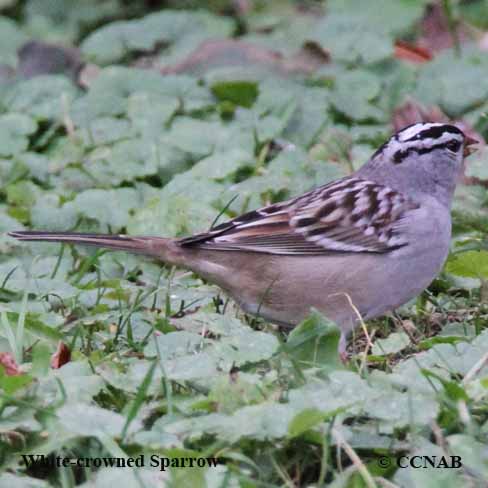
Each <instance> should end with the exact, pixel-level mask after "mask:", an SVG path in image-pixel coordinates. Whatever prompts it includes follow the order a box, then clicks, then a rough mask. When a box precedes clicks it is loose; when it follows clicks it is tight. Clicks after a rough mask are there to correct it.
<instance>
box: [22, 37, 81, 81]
mask: <svg viewBox="0 0 488 488" xmlns="http://www.w3.org/2000/svg"><path fill="white" fill-rule="evenodd" d="M17 55H18V57H19V63H18V67H17V74H18V75H19V76H21V77H22V78H26V79H29V78H34V77H35V76H39V75H55V74H62V75H65V76H67V77H68V78H71V79H72V80H73V81H76V78H77V76H78V73H79V71H80V70H81V68H82V67H83V64H84V63H83V61H82V59H81V54H80V51H79V49H76V48H74V47H64V46H57V45H56V44H49V43H47V42H42V41H29V42H26V43H25V44H24V45H23V46H22V47H21V48H20V49H19V50H18V53H17Z"/></svg>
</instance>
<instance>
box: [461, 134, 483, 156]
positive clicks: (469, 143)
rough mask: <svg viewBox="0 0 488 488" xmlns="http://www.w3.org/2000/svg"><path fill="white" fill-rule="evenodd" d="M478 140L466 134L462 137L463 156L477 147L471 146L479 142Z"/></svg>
mask: <svg viewBox="0 0 488 488" xmlns="http://www.w3.org/2000/svg"><path fill="white" fill-rule="evenodd" d="M479 142H480V141H477V140H476V139H473V138H472V137H469V136H466V138H465V139H464V157H466V156H469V155H470V154H472V153H474V152H475V151H476V150H477V149H478V148H477V147H473V146H475V145H476V144H479Z"/></svg>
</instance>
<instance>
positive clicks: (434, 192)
mask: <svg viewBox="0 0 488 488" xmlns="http://www.w3.org/2000/svg"><path fill="white" fill-rule="evenodd" d="M475 142H477V141H475V140H473V139H471V138H469V137H466V136H465V135H464V134H463V132H462V131H461V130H460V129H458V128H457V127H455V126H453V125H448V124H439V123H424V124H415V125H412V126H409V127H406V128H405V129H403V130H401V131H400V132H398V133H397V134H395V135H393V136H392V137H391V138H390V140H389V141H388V142H386V143H385V144H384V145H383V146H381V147H380V148H379V149H378V150H377V151H376V152H375V153H374V154H373V156H372V157H371V159H370V160H369V161H368V162H367V163H366V164H365V165H364V166H363V167H361V168H360V169H359V170H358V171H356V172H355V173H354V174H352V175H351V176H347V177H345V178H341V179H339V180H336V181H333V182H331V183H328V184H326V185H324V186H321V187H319V188H317V189H315V190H312V191H310V192H308V193H305V194H303V195H301V196H299V197H296V198H293V199H290V200H287V201H284V202H280V203H275V204H272V205H269V206H267V207H263V208H260V209H258V210H254V211H252V212H248V213H245V214H243V215H241V216H239V217H237V218H235V219H232V220H230V221H228V222H226V223H223V224H220V225H218V226H217V227H214V228H213V229H211V230H210V231H208V232H204V233H202V234H198V235H194V236H192V237H187V238H184V239H173V238H161V237H130V236H125V235H93V234H77V233H64V232H62V233H58V232H36V231H33V232H11V233H10V235H11V236H13V237H16V238H17V239H20V240H24V241H29V240H30V241H54V242H67V243H74V244H86V245H93V246H101V247H107V248H111V249H118V250H126V251H131V252H137V253H141V254H145V255H148V256H151V257H154V258H157V259H159V260H161V261H163V262H165V263H167V264H170V265H175V266H181V267H183V268H187V269H189V270H192V271H194V272H195V273H197V274H199V275H200V276H202V277H203V278H205V279H207V280H209V281H210V282H213V283H215V284H217V285H219V286H220V287H221V288H222V289H223V290H225V291H226V292H227V293H228V294H229V295H231V296H232V297H233V298H234V299H235V300H236V301H237V303H238V304H239V305H240V306H241V307H242V308H243V309H244V310H245V311H246V312H248V313H251V314H258V315H260V316H262V317H263V318H265V319H266V320H269V321H271V322H273V323H276V324H280V325H284V326H295V325H296V324H297V323H299V322H300V321H301V320H302V319H303V318H304V317H305V316H306V315H307V314H308V313H309V311H310V308H311V307H314V308H316V309H318V310H319V311H320V312H322V313H323V314H324V315H325V316H327V317H328V318H330V319H331V320H333V321H335V322H336V323H337V324H338V325H339V326H340V328H341V331H342V334H341V341H340V345H339V352H340V354H341V356H344V355H345V348H346V337H347V334H348V333H349V332H350V331H351V330H352V329H353V328H354V327H355V326H356V325H357V324H358V323H359V320H360V318H359V317H358V312H359V314H360V316H361V317H362V318H363V319H370V318H373V317H376V316H378V315H381V314H383V313H385V312H387V311H390V310H393V309H394V308H396V307H398V306H400V305H402V304H404V303H405V302H407V301H408V300H410V299H411V298H413V297H415V296H416V295H417V294H419V293H420V292H421V291H422V290H423V289H424V288H425V287H426V286H428V285H429V283H430V282H431V281H432V279H433V278H434V277H435V276H436V274H437V273H438V272H439V271H440V269H441V268H442V265H443V263H444V261H445V259H446V257H447V254H448V250H449V242H450V238H451V215H450V207H451V201H452V197H453V193H454V189H455V186H456V180H457V177H458V175H459V173H460V171H461V168H462V162H463V156H464V155H466V154H469V152H470V149H469V146H470V145H472V144H473V143H475Z"/></svg>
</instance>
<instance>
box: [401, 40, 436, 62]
mask: <svg viewBox="0 0 488 488" xmlns="http://www.w3.org/2000/svg"><path fill="white" fill-rule="evenodd" d="M394 56H395V58H397V59H401V60H402V61H408V62H410V63H414V64H421V63H427V62H428V61H430V60H431V59H432V57H433V56H432V53H431V51H430V49H427V48H425V47H421V46H418V45H416V44H412V43H409V42H405V41H396V42H395V53H394Z"/></svg>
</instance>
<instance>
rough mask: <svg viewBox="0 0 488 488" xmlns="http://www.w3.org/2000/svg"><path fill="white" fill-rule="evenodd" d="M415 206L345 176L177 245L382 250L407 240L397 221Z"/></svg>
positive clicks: (288, 250) (283, 251) (285, 250)
mask: <svg viewBox="0 0 488 488" xmlns="http://www.w3.org/2000/svg"><path fill="white" fill-rule="evenodd" d="M413 208H416V205H415V204H414V203H413V202H411V201H409V200H408V199H406V198H405V197H404V196H403V195H401V194H400V193H398V192H396V191H394V190H392V189H391V188H388V187H386V186H383V185H379V184H376V183H374V182H371V181H367V180H363V179H360V178H344V179H342V180H338V181H336V182H332V183H330V184H328V185H324V186H322V187H319V188H317V189H316V190H313V191H311V192H308V193H306V194H305V195H302V196H301V197H298V198H295V199H292V200H288V201H286V202H281V203H279V204H274V205H270V206H268V207H263V208H261V209H258V210H254V211H252V212H248V213H246V214H243V215H241V216H240V217H237V218H235V219H233V220H231V221H229V222H226V223H223V224H221V225H219V226H217V227H215V228H213V229H211V230H210V231H209V232H206V233H203V234H198V235H196V236H192V237H189V238H186V239H182V240H181V241H180V244H181V245H183V246H189V245H196V246H199V247H200V248H204V249H215V250H217V249H218V250H240V251H255V252H265V253H271V254H295V255H308V254H326V253H331V252H376V253H382V252H386V251H389V250H392V249H395V248H398V247H401V246H403V245H405V244H407V241H406V239H405V236H404V235H402V232H401V229H400V226H399V225H398V224H399V223H400V221H401V219H402V217H403V215H404V213H405V212H406V211H408V210H411V209H413Z"/></svg>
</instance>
